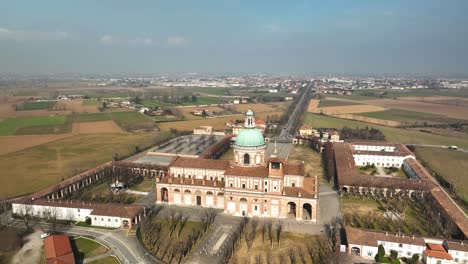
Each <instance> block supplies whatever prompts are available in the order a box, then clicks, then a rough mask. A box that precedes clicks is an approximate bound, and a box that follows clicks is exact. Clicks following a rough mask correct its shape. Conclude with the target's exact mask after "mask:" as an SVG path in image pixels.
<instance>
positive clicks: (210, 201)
mask: <svg viewBox="0 0 468 264" xmlns="http://www.w3.org/2000/svg"><path fill="white" fill-rule="evenodd" d="M205 206H207V207H214V197H213V192H210V191H207V192H206V195H205Z"/></svg>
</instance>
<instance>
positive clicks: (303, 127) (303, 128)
mask: <svg viewBox="0 0 468 264" xmlns="http://www.w3.org/2000/svg"><path fill="white" fill-rule="evenodd" d="M299 130H312V127H311V126H309V125H302V126H301V127H300V128H299Z"/></svg>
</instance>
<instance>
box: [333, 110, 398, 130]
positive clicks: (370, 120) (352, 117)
mask: <svg viewBox="0 0 468 264" xmlns="http://www.w3.org/2000/svg"><path fill="white" fill-rule="evenodd" d="M381 112H382V111H381ZM375 113H380V112H375ZM361 114H362V113H361ZM333 116H334V117H337V118H342V119H349V120H355V121H361V122H365V123H370V124H376V125H382V126H389V127H399V126H401V125H402V123H400V122H398V121H391V120H384V119H379V118H372V117H367V116H362V115H358V114H339V115H333Z"/></svg>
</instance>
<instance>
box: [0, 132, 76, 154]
mask: <svg viewBox="0 0 468 264" xmlns="http://www.w3.org/2000/svg"><path fill="white" fill-rule="evenodd" d="M71 136H73V134H71V133H67V134H57V135H22V136H0V146H2V147H1V148H0V155H3V154H7V153H12V152H16V151H19V150H23V149H27V148H31V147H34V146H39V145H42V144H45V143H49V142H52V141H56V140H59V139H63V138H67V137H71Z"/></svg>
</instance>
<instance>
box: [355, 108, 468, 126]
mask: <svg viewBox="0 0 468 264" xmlns="http://www.w3.org/2000/svg"><path fill="white" fill-rule="evenodd" d="M357 115H360V116H365V117H370V118H377V119H383V120H391V121H397V122H401V123H403V124H405V125H415V124H416V125H423V124H424V122H426V123H428V124H434V123H459V122H462V120H459V119H454V118H448V117H446V116H441V115H436V114H431V113H427V112H416V111H409V110H402V109H389V110H385V111H379V112H367V113H358V114H357Z"/></svg>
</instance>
